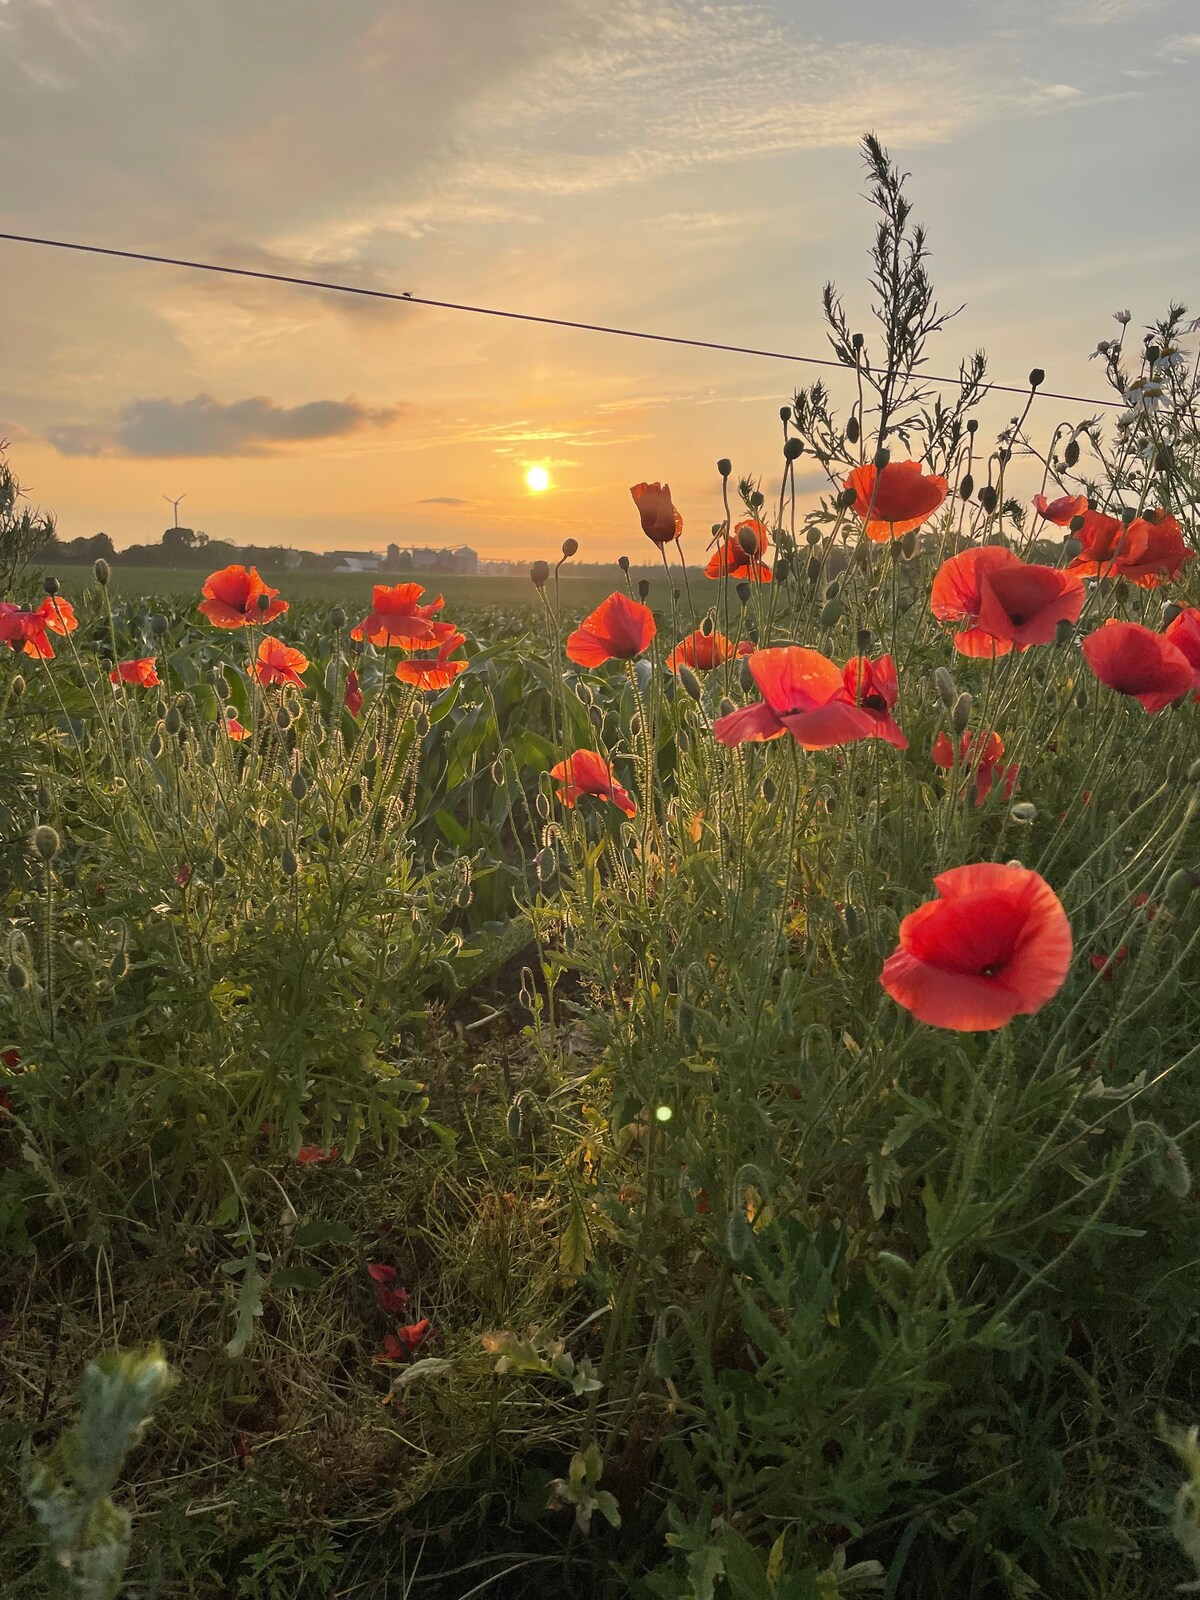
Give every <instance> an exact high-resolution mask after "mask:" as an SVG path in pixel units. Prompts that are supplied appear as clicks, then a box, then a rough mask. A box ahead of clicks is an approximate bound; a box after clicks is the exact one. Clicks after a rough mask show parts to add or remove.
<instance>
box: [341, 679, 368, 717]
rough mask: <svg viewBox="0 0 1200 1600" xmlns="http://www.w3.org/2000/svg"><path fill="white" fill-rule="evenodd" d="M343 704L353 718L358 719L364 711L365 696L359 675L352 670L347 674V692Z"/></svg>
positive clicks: (343, 697)
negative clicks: (359, 714)
mask: <svg viewBox="0 0 1200 1600" xmlns="http://www.w3.org/2000/svg"><path fill="white" fill-rule="evenodd" d="M342 704H343V705H344V706H345V708H346V710H347V711H348V712H349V713H350V715H351V716H352V717H355V718H357V716H358V713H359V712H360V711H361V710H362V706H363V695H362V689H361V688H360V687H359V683H358V673H357V672H355V671H354V670H353V669H351V670H350V671H349V672H348V673H347V674H346V692H345V694H344V695H343V696H342Z"/></svg>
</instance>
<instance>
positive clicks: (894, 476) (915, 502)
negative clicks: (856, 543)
mask: <svg viewBox="0 0 1200 1600" xmlns="http://www.w3.org/2000/svg"><path fill="white" fill-rule="evenodd" d="M845 489H846V492H847V495H849V492H850V491H851V490H853V491H854V495H855V498H854V501H853V504H852V509H853V511H854V514H855V516H857V517H861V518H862V519H863V521H864V523H865V524H866V535H867V538H868V539H873V540H874V541H875V542H876V543H877V544H886V542H887V541H888V540H889V539H899V538H901V537H902V536H903V535H904V534H906V533H910V532H911V531H912V530H913V529H914V528H919V527H920V526H921V524H922V523H924V522H928V520H929V518H930V517H931V516H932V515H933V513H934V512H935V511H936V510H937V508H938V507H939V506H940V505H941V503H942V501H943V500H945V498H946V495H947V494H948V492H949V485H948V484H947V482H946V480H945V478H939V477H938V476H937V474H936V473H930V474H928V475H926V474H925V473H923V472H922V471H921V463H920V462H919V461H890V462H889V463H888V464H887V466H885V467H875V466H872V465H870V464H868V465H866V466H862V467H855V469H854V471H853V472H852V473H851V474H850V476H849V477H848V478H847V479H846V483H845ZM868 518H869V519H870V520H869V521H868V520H867V519H868Z"/></svg>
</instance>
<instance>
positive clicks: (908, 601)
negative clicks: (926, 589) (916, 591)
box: [896, 594, 916, 616]
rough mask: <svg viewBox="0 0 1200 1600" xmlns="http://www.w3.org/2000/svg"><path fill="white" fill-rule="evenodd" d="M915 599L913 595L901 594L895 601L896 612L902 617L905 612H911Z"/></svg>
mask: <svg viewBox="0 0 1200 1600" xmlns="http://www.w3.org/2000/svg"><path fill="white" fill-rule="evenodd" d="M915 598H916V596H915V595H911V594H902V595H901V596H900V598H899V599H898V600H897V601H896V610H897V611H899V612H900V614H901V615H902V616H903V614H904V613H905V612H906V611H911V610H912V605H913V601H914V599H915Z"/></svg>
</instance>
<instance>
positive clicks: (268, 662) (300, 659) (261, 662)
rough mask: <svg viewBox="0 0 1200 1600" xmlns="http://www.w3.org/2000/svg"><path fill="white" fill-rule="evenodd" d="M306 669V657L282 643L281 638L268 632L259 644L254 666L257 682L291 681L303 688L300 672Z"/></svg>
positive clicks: (297, 686)
mask: <svg viewBox="0 0 1200 1600" xmlns="http://www.w3.org/2000/svg"><path fill="white" fill-rule="evenodd" d="M307 671H308V657H307V656H306V655H304V654H302V652H301V651H299V650H293V649H292V647H291V645H289V644H284V642H283V640H282V639H276V638H273V637H272V636H271V635H270V634H268V635H267V637H266V638H265V639H264V640H263V641H262V643H261V644H260V645H259V647H258V661H257V662H256V663H255V666H254V673H255V676H256V677H257V679H258V681H259V683H261V684H264V685H265V684H268V683H291V684H294V685H295V686H296V688H298V689H303V688H304V679H303V678H302V677H301V676H300V674H301V673H302V672H307Z"/></svg>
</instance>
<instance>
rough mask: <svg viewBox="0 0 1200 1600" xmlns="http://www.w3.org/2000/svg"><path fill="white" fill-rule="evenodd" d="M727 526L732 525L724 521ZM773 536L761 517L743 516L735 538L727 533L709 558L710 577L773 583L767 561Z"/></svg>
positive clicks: (735, 530)
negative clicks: (768, 549)
mask: <svg viewBox="0 0 1200 1600" xmlns="http://www.w3.org/2000/svg"><path fill="white" fill-rule="evenodd" d="M722 526H723V527H727V526H728V524H727V523H724V524H722ZM770 542H771V536H770V534H769V533H768V532H767V528H766V524H765V523H763V522H760V521H759V520H758V518H757V517H743V519H742V520H741V522H739V523H736V524H735V525H734V529H733V537H732V538H730V537H729V536H728V535H725V534H723V535H722V536H721V542H720V544H718V546H717V548H716V549H715V550H714V551H713V553H712V555H711V556H710V557H709V558H708V565H707V566H706V567H705V569H704V576H705V577H706V578H735V579H736V580H737V581H738V582H739V583H770V582H771V581H772V577H773V574H772V572H771V569H770V567H768V566H765V565H764V564H763V559H762V558H763V556H765V555H766V553H767V546H768V545H769V544H770Z"/></svg>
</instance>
